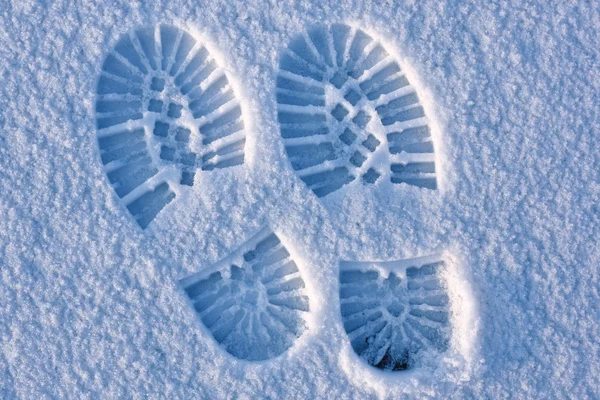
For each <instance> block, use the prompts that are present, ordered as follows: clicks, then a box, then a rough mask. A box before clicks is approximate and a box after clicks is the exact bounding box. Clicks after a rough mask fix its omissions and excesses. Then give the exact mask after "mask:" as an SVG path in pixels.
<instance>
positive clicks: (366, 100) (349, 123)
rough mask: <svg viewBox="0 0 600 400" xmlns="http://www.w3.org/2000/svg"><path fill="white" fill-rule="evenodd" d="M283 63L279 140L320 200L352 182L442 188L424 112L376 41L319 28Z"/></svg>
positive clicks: (295, 43)
mask: <svg viewBox="0 0 600 400" xmlns="http://www.w3.org/2000/svg"><path fill="white" fill-rule="evenodd" d="M279 66H280V71H279V74H278V77H277V104H278V120H279V123H280V128H281V136H282V137H283V140H284V144H285V149H286V152H287V155H288V157H289V159H290V162H291V164H292V167H293V168H294V170H296V171H297V174H298V175H299V177H300V178H301V179H302V180H303V181H304V182H305V183H306V184H307V185H308V187H309V188H310V189H312V190H313V192H314V193H315V194H316V195H317V196H318V197H323V196H326V195H327V194H329V193H331V192H334V191H336V190H338V189H340V188H341V187H343V186H344V185H346V184H350V183H351V182H355V183H356V182H362V183H363V184H365V185H371V184H373V183H375V182H377V181H379V180H383V181H387V182H391V183H395V184H400V183H406V184H409V185H414V186H418V187H422V188H428V189H436V188H437V182H436V175H435V162H434V151H433V143H432V141H431V135H430V131H429V127H428V125H427V118H426V117H425V112H424V110H423V107H422V106H421V104H420V101H419V98H418V96H417V94H416V92H415V90H414V89H413V88H412V86H410V84H409V82H408V80H407V78H406V76H405V75H404V73H403V71H402V70H401V68H400V65H399V64H398V62H397V61H396V60H395V59H394V58H393V57H392V56H390V55H389V54H388V52H387V51H386V50H385V49H384V48H383V46H382V45H381V44H380V43H379V42H378V41H376V40H373V39H372V38H371V37H370V36H369V35H367V34H366V33H365V32H364V31H362V30H361V29H356V28H352V27H350V26H347V25H342V24H336V25H332V26H330V27H327V26H318V27H315V28H313V29H311V30H309V31H308V32H306V33H304V34H301V35H298V36H297V37H296V38H294V39H293V40H292V42H291V43H290V45H289V47H288V48H287V49H286V50H285V52H284V53H283V55H282V57H281V59H280V64H279Z"/></svg>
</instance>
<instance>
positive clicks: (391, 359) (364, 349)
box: [340, 257, 450, 371]
mask: <svg viewBox="0 0 600 400" xmlns="http://www.w3.org/2000/svg"><path fill="white" fill-rule="evenodd" d="M399 265H402V266H401V267H398V266H399ZM388 266H389V267H388ZM443 268H444V261H443V260H441V259H440V258H439V257H428V259H427V260H425V261H424V260H423V259H415V260H402V261H399V262H391V263H371V262H343V263H342V266H341V269H340V307H341V308H340V312H341V316H342V321H343V324H344V329H345V331H346V333H347V334H348V336H349V339H350V343H351V345H352V348H353V349H354V351H355V352H356V354H358V355H359V356H360V357H361V358H362V359H364V360H365V361H366V362H367V363H368V364H369V365H371V366H374V367H376V368H379V369H384V370H394V371H398V370H405V369H409V368H411V367H413V366H414V365H415V364H416V363H417V362H418V360H419V357H420V353H421V352H422V351H436V352H443V351H445V350H446V349H447V347H448V343H449V339H450V308H449V297H448V291H447V288H446V285H445V282H444V281H443V279H442V277H441V274H440V272H441V271H442V269H443ZM386 275H387V276H386Z"/></svg>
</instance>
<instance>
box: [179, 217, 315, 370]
mask: <svg viewBox="0 0 600 400" xmlns="http://www.w3.org/2000/svg"><path fill="white" fill-rule="evenodd" d="M181 285H182V287H183V289H184V290H185V293H186V295H187V297H188V298H189V299H190V301H191V302H192V304H193V307H194V309H195V311H196V313H197V314H198V316H199V317H200V321H201V322H202V324H204V326H205V327H206V328H207V329H208V330H209V331H210V332H211V333H212V335H213V337H214V339H215V340H216V341H217V342H218V343H219V344H220V345H221V346H222V347H223V348H224V349H225V350H226V351H227V352H229V353H230V354H232V355H233V356H235V357H237V358H239V359H243V360H248V361H260V360H266V359H269V358H273V357H276V356H278V355H280V354H282V353H283V352H284V351H286V350H287V349H288V348H290V347H291V346H292V345H293V343H294V341H295V340H296V339H297V338H298V337H300V336H301V335H302V333H303V332H304V331H305V330H306V322H305V319H304V314H306V313H307V312H308V311H309V299H308V296H307V295H306V290H305V284H304V280H303V279H302V276H301V275H300V272H299V270H298V267H297V266H296V264H295V262H294V260H292V258H291V256H290V254H289V252H288V251H287V250H286V248H285V246H284V245H283V244H282V243H281V241H280V240H279V238H278V237H277V235H276V234H275V233H273V232H271V231H270V230H269V229H268V228H265V229H263V230H262V231H261V232H260V233H259V234H258V235H256V236H255V237H254V238H252V239H250V240H249V241H248V242H246V243H245V244H244V245H243V246H242V248H241V249H240V250H239V251H238V252H237V254H234V255H232V256H231V257H229V258H228V259H227V260H225V261H224V262H222V263H220V264H219V265H217V266H215V267H212V268H209V269H208V272H203V273H201V274H196V275H193V276H191V277H189V278H185V279H183V280H182V281H181Z"/></svg>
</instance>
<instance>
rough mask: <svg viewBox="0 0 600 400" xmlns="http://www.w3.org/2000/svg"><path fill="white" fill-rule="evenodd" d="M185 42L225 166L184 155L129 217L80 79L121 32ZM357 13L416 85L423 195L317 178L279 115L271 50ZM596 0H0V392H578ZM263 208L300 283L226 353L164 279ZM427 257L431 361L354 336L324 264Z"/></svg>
mask: <svg viewBox="0 0 600 400" xmlns="http://www.w3.org/2000/svg"><path fill="white" fill-rule="evenodd" d="M160 23H166V24H172V25H174V26H176V27H178V28H180V29H185V30H187V31H189V32H192V33H193V34H194V36H196V37H198V38H200V39H201V40H202V41H203V44H206V45H207V47H208V49H209V50H210V52H211V54H212V56H213V57H215V58H216V59H217V61H218V63H219V65H220V66H221V67H222V68H223V69H224V70H225V71H226V73H227V77H228V79H229V81H230V82H231V84H232V86H233V87H234V90H235V94H236V97H237V98H238V99H239V101H240V102H241V105H242V112H243V118H244V123H245V133H246V137H247V141H246V148H245V154H246V162H245V164H244V165H242V166H238V167H233V168H226V169H222V170H214V171H210V173H199V174H198V176H197V177H196V181H195V184H194V186H193V187H192V188H191V189H190V190H189V193H188V194H187V195H186V196H181V197H180V198H177V200H176V201H173V202H172V203H170V204H169V205H168V206H167V207H166V208H165V209H164V210H163V211H162V212H161V213H160V214H159V215H158V217H157V218H156V219H155V220H154V221H153V222H152V223H151V224H150V225H149V227H148V228H147V229H146V230H142V229H140V227H139V226H138V225H136V223H135V221H134V220H133V219H132V218H131V217H130V215H129V214H128V211H127V209H126V208H125V207H124V206H123V204H122V202H121V200H120V199H119V197H118V196H117V195H116V194H115V191H114V190H113V188H112V187H111V184H110V182H109V181H108V179H107V177H106V174H105V171H104V168H103V165H102V162H101V160H100V157H99V151H98V142H97V130H96V122H95V98H96V85H97V80H98V77H99V74H100V71H101V67H102V63H103V61H104V58H105V57H106V55H107V54H108V52H109V51H111V49H112V48H113V47H114V45H115V43H116V42H117V40H118V39H119V38H120V37H121V36H122V35H123V34H124V33H126V32H129V31H130V30H131V29H133V28H137V27H141V26H155V25H156V24H160ZM320 23H323V24H327V25H329V24H333V23H347V24H350V25H352V26H355V27H360V28H361V29H364V30H365V31H366V32H368V33H369V34H370V35H372V36H373V37H374V38H376V39H378V40H382V42H383V43H384V44H385V48H386V49H387V50H388V51H390V52H392V56H393V57H394V58H395V59H397V60H398V62H399V64H400V65H401V66H402V69H403V71H404V72H405V74H406V76H407V77H408V78H409V81H410V83H411V85H412V86H413V87H414V88H415V89H416V91H417V93H418V94H419V97H420V99H421V101H422V102H423V104H424V107H425V111H426V114H427V117H428V121H429V124H430V127H431V130H432V135H433V138H434V146H435V153H436V172H437V176H438V184H439V185H438V186H439V189H438V190H436V191H432V190H426V189H420V188H417V187H413V186H407V185H406V184H402V185H383V184H378V183H375V184H374V185H372V186H363V185H354V186H350V187H348V188H345V189H342V190H338V191H336V192H333V193H332V194H330V195H329V196H326V197H324V198H321V199H319V198H317V197H316V196H315V195H314V194H313V192H312V191H310V190H309V189H308V188H307V187H306V185H305V184H304V183H303V182H302V181H301V180H300V179H299V178H298V175H297V174H296V173H295V172H294V171H293V170H292V168H291V166H290V162H289V160H288V157H287V155H286V152H285V149H284V146H283V140H282V138H281V135H280V131H279V124H278V122H277V103H276V100H275V98H276V97H275V92H276V89H275V84H276V78H277V74H278V68H279V56H280V55H281V54H282V52H283V51H284V49H286V48H287V46H288V44H289V43H290V40H291V39H292V38H293V37H294V36H296V35H297V34H300V33H303V32H305V31H306V29H307V28H309V27H312V26H314V25H316V24H320ZM599 27H600V4H598V2H596V1H591V2H585V1H574V2H562V1H559V2H545V1H538V2H535V1H532V2H522V1H517V0H502V1H499V2H487V1H475V2H470V3H468V4H465V3H462V2H442V1H435V0H431V1H430V0H426V1H412V0H409V1H403V2H400V1H397V2H393V1H381V2H370V1H367V0H354V1H346V0H342V1H340V0H331V1H330V0H325V1H310V0H306V1H267V2H258V1H256V2H255V1H252V2H233V1H221V0H214V1H211V2H198V1H186V0H176V1H171V2H161V1H158V2H150V1H147V2H129V1H110V2H94V1H88V0H84V1H81V2H69V1H65V0H56V1H52V2H39V1H34V0H3V1H2V2H0V76H1V78H0V188H2V190H0V215H1V217H0V293H1V294H0V398H2V399H12V398H23V399H46V398H48V399H50V398H74V399H75V398H77V399H79V398H108V399H116V398H169V399H173V398H182V399H191V398H207V399H213V398H215V399H218V398H319V399H325V398H327V399H333V398H336V399H337V398H340V399H353V398H399V397H402V398H405V397H406V398H424V397H433V398H469V399H470V398H598V397H599V396H600V380H599V379H598V376H600V306H599V305H600V290H599V288H600V278H599V273H598V270H599V269H598V267H599V266H600V246H599V244H598V243H599V241H598V237H600V205H599V203H600V172H599V171H600V157H599V154H600V134H599V132H600V117H599V111H600V106H599V105H600V54H599V46H598V43H600V37H599V36H600V35H599V29H598V28H599ZM265 225H269V226H270V227H271V228H272V229H273V230H274V231H275V232H277V234H278V236H280V238H282V241H283V242H284V243H285V244H286V246H287V247H289V250H290V253H291V254H292V257H293V259H294V260H295V261H296V263H297V264H298V265H299V269H300V272H301V274H302V277H303V279H304V281H305V282H306V285H307V292H308V295H309V297H310V302H311V312H310V316H309V318H308V330H307V331H306V332H305V333H304V334H303V335H302V336H301V337H300V338H298V339H297V340H296V341H295V344H294V346H293V347H292V348H291V349H290V350H288V351H287V352H285V353H283V354H282V355H281V356H279V357H277V358H274V359H271V360H266V361H261V362H247V361H241V360H238V359H236V358H235V357H232V356H231V355H230V354H228V353H227V352H226V351H224V350H223V349H222V348H221V347H219V345H218V343H217V342H216V341H215V340H214V339H213V338H212V337H211V336H210V334H209V333H208V331H207V330H204V329H201V327H200V322H199V320H198V318H197V314H196V313H195V312H194V310H193V309H192V308H191V307H190V306H189V304H188V301H187V299H186V298H185V295H184V293H183V292H182V289H181V288H180V286H179V285H178V282H179V280H180V279H182V278H184V277H187V276H190V275H192V274H194V273H197V272H200V271H202V270H203V269H206V268H209V267H210V266H211V265H213V264H215V263H217V262H218V261H219V260H221V259H224V258H226V257H228V256H229V255H230V253H231V252H232V251H234V250H235V249H237V248H239V247H240V245H241V244H242V243H244V242H245V241H246V240H248V239H249V238H250V237H251V236H252V235H253V234H254V233H256V232H258V231H259V229H260V228H261V227H263V226H265ZM435 253H444V254H447V255H448V259H450V260H452V262H451V263H450V265H451V267H450V268H449V269H448V271H447V272H446V275H445V277H446V280H447V282H448V287H449V291H450V296H451V299H452V309H453V320H452V326H453V338H452V346H451V348H450V349H449V351H448V352H446V353H444V354H443V355H442V356H441V357H439V358H438V359H434V360H433V366H430V367H427V368H421V369H418V368H417V369H415V370H411V371H409V372H407V371H399V372H381V371H378V370H376V369H374V368H372V367H369V366H368V365H366V364H365V363H364V362H363V361H362V360H361V359H360V358H359V357H358V356H357V355H356V354H355V353H354V352H353V350H352V348H351V346H350V344H349V342H348V336H347V335H346V333H345V332H344V328H343V326H342V322H341V317H340V308H339V285H338V277H339V275H338V274H339V265H340V261H342V260H354V261H389V260H403V259H411V258H415V257H420V256H426V255H430V254H435Z"/></svg>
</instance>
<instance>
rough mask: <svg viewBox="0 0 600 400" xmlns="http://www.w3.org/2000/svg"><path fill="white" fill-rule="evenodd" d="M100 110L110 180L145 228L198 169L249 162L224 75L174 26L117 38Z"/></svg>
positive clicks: (102, 80)
mask: <svg viewBox="0 0 600 400" xmlns="http://www.w3.org/2000/svg"><path fill="white" fill-rule="evenodd" d="M95 113H96V127H97V129H98V145H99V148H100V157H101V160H102V163H103V164H104V165H105V169H106V172H107V176H108V179H109V181H110V182H111V184H112V185H113V187H114V189H115V191H116V193H117V195H118V196H119V197H120V198H121V201H122V202H123V203H124V204H125V206H126V207H127V209H128V210H129V211H130V212H131V214H132V215H133V216H134V218H135V219H136V221H137V222H138V224H139V225H140V227H141V228H142V229H145V228H146V227H147V226H148V225H149V224H150V223H151V222H152V220H154V218H155V217H156V216H157V215H158V214H159V213H160V212H161V210H162V209H164V207H166V205H167V204H169V203H170V202H171V201H173V199H175V197H176V192H177V193H180V192H181V190H185V189H184V188H185V187H186V186H193V184H194V178H195V175H196V173H197V171H198V170H203V171H210V170H213V169H216V168H228V167H232V166H236V165H240V164H243V163H244V147H245V132H244V122H243V118H242V113H241V107H240V104H239V102H238V101H237V99H236V97H235V94H234V92H233V89H232V87H231V85H230V83H229V81H228V79H227V76H226V75H225V74H224V72H223V71H222V69H221V68H219V66H218V65H217V63H216V61H215V60H214V59H213V58H212V56H211V54H210V52H209V51H208V50H207V49H206V48H205V47H204V46H203V45H202V44H201V43H200V42H198V41H197V40H196V39H195V38H194V37H193V36H192V35H191V34H189V33H188V32H186V31H184V30H181V29H179V28H177V27H174V26H170V25H164V24H161V25H158V26H155V27H143V28H139V29H136V30H133V31H130V32H128V33H126V34H124V35H123V36H122V37H121V38H120V39H119V40H118V42H117V43H116V44H115V46H114V48H113V49H112V51H111V52H110V53H109V54H108V55H107V56H106V58H105V60H104V63H103V65H102V71H101V74H100V77H99V79H98V86H97V100H96V107H95ZM189 121H193V122H192V123H190V122H189ZM173 171H174V172H173ZM175 189H177V190H175Z"/></svg>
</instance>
